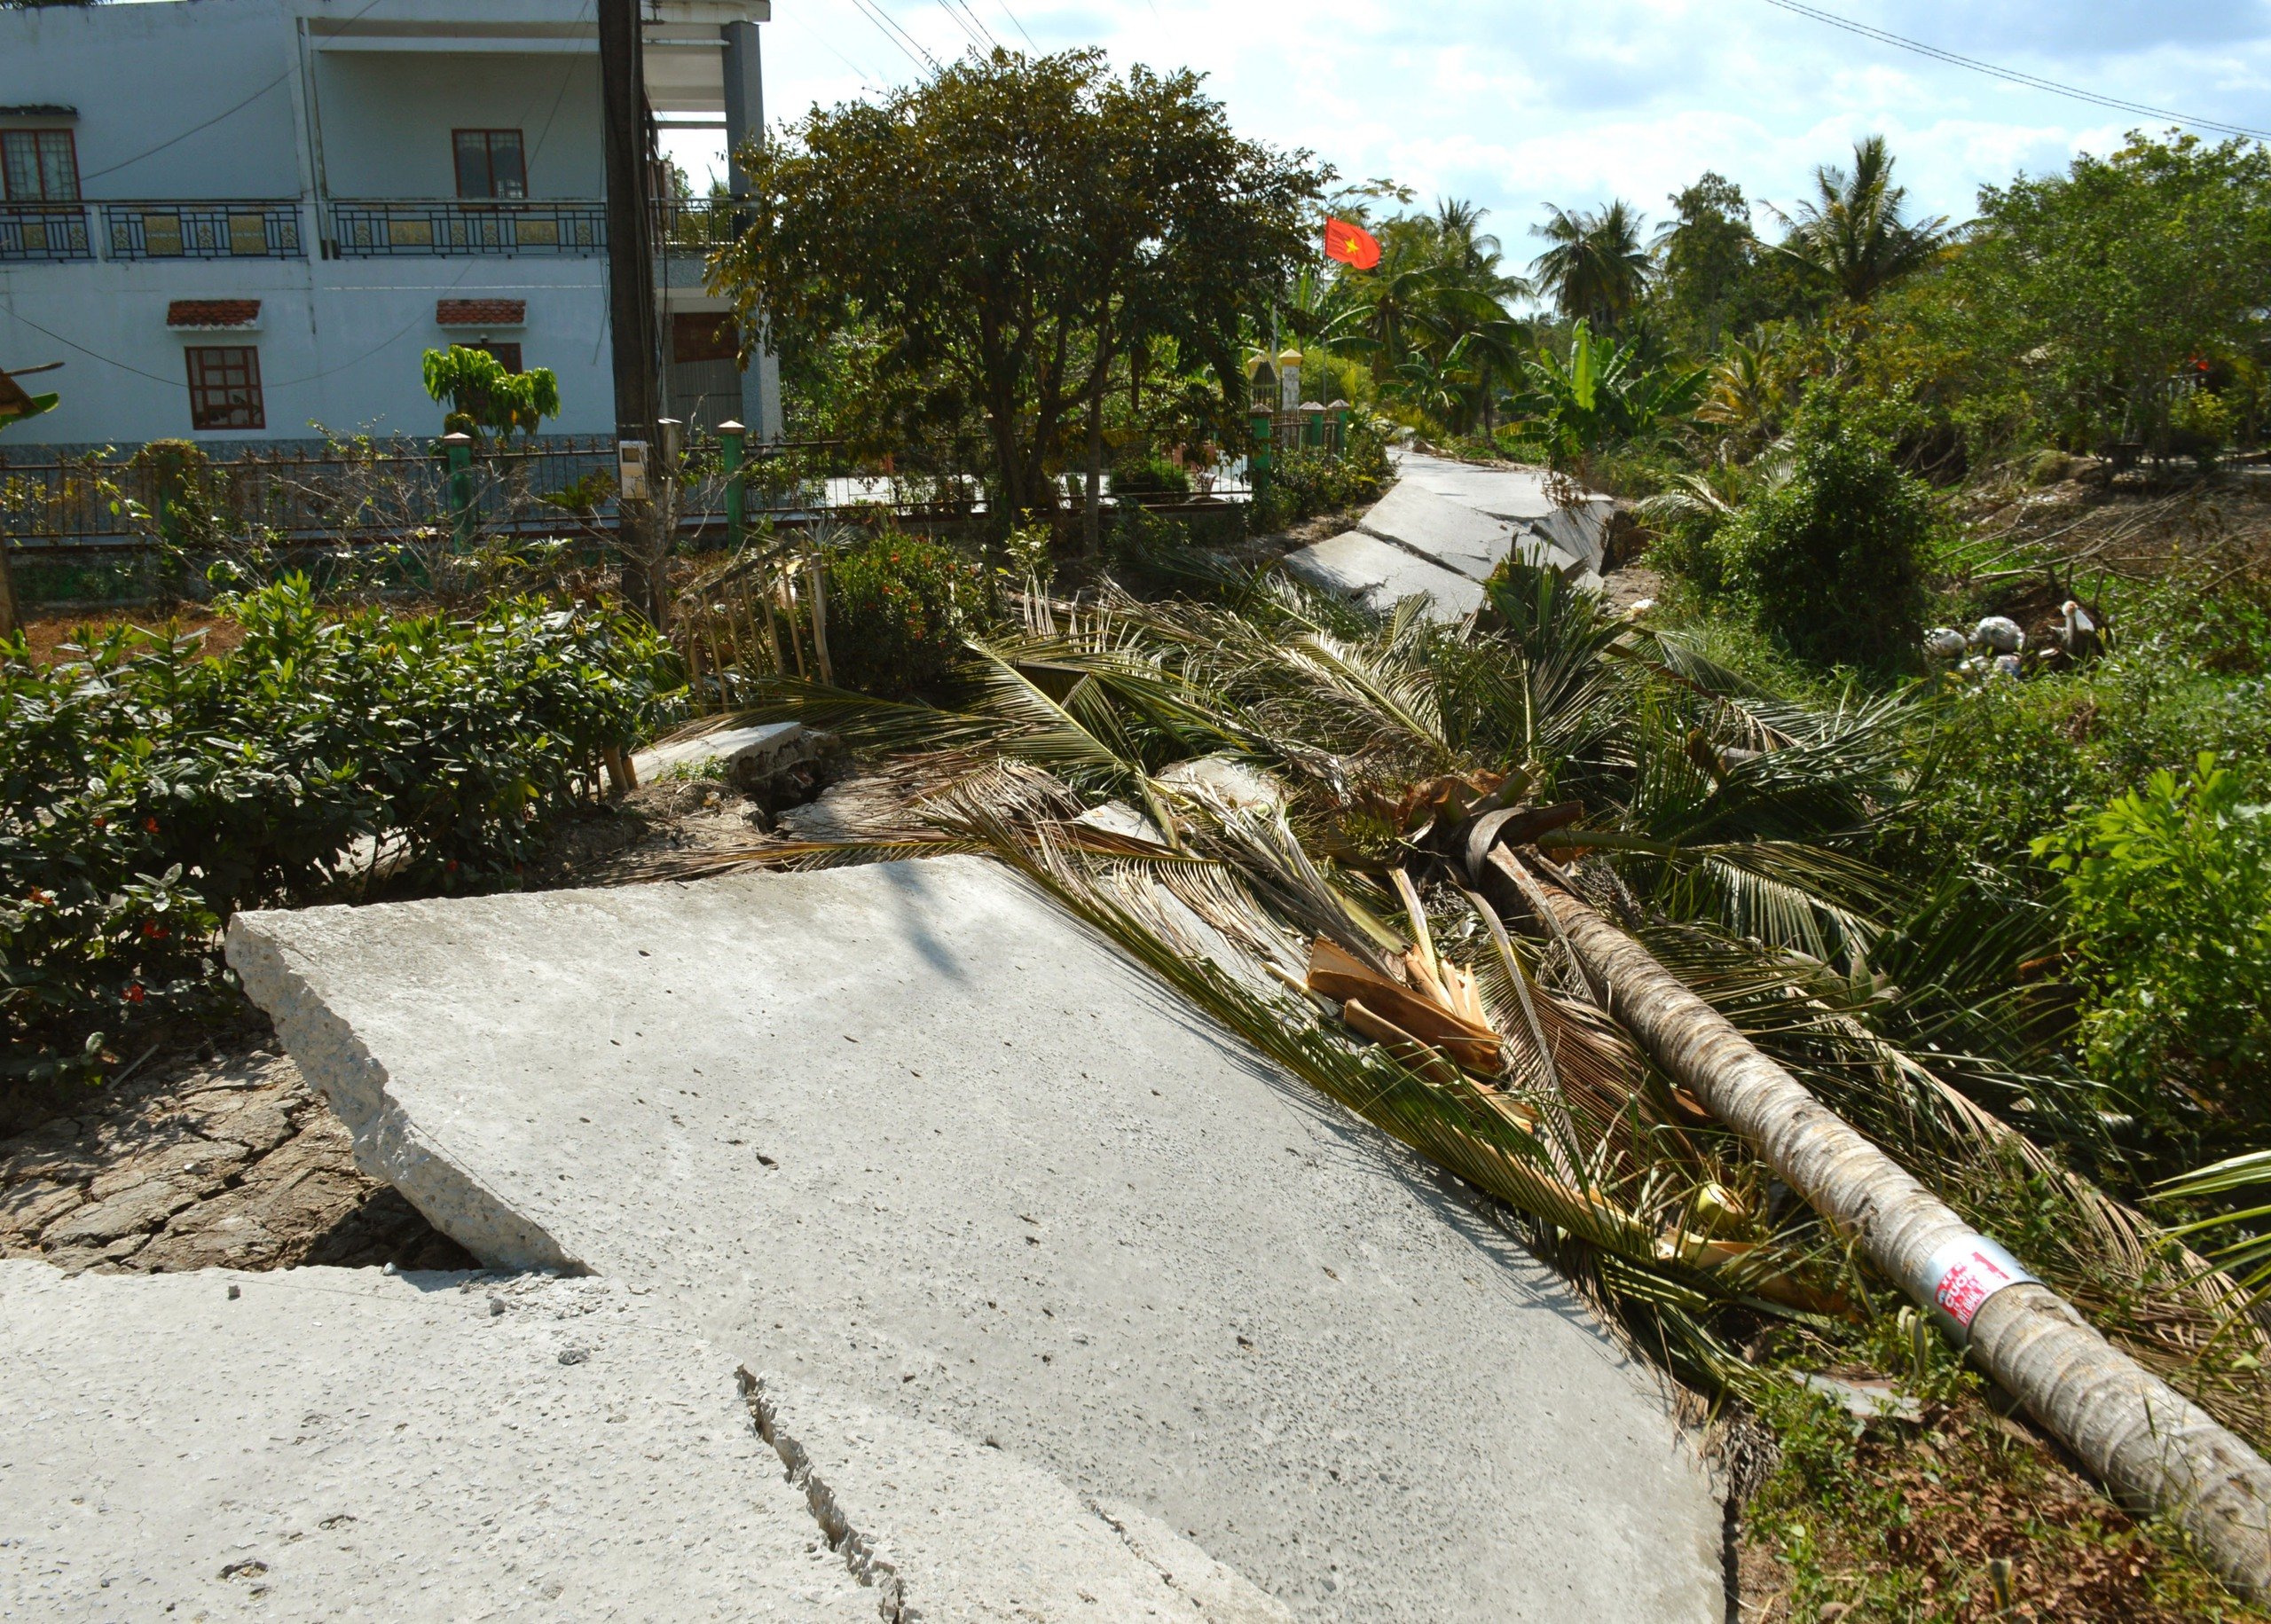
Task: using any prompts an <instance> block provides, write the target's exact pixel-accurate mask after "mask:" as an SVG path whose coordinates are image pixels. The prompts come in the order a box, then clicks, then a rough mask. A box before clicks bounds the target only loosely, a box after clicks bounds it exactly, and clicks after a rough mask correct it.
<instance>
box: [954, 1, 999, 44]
mask: <svg viewBox="0 0 2271 1624" xmlns="http://www.w3.org/2000/svg"><path fill="white" fill-rule="evenodd" d="M954 4H958V7H961V9H963V16H968V18H970V20H972V23H977V29H978V34H983V36H986V41H983V43H986V45H993V48H994V50H1002V41H999V39H994V34H993V29H990V27H986V18H981V16H978V13H977V12H974V9H972V7H970V0H954Z"/></svg>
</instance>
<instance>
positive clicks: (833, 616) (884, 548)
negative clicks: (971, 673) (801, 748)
mask: <svg viewBox="0 0 2271 1624" xmlns="http://www.w3.org/2000/svg"><path fill="white" fill-rule="evenodd" d="M828 577H829V594H828V612H829V635H828V642H829V655H830V656H831V657H832V658H833V660H834V662H835V665H836V678H837V682H838V683H839V684H841V685H842V686H845V687H849V688H857V689H858V690H859V691H860V692H861V693H863V694H876V695H877V696H878V697H880V698H884V699H903V698H905V697H907V696H908V695H909V694H916V693H920V692H923V691H924V690H926V689H929V688H932V687H935V686H937V685H938V684H939V682H940V681H942V680H943V679H945V677H946V675H947V671H948V670H949V669H950V668H951V667H952V666H953V664H954V663H955V659H956V658H957V657H959V655H961V653H962V648H963V634H964V631H965V628H966V627H967V626H968V625H969V624H970V619H971V617H972V616H973V615H975V614H976V613H977V611H978V605H979V602H980V600H981V598H982V595H983V592H984V581H983V579H982V572H981V570H980V569H979V567H978V565H977V564H975V563H972V562H971V561H969V560H967V559H965V558H963V556H962V555H961V554H959V553H956V552H955V551H954V549H953V548H951V547H948V546H946V545H943V544H941V543H939V542H936V541H933V540H931V538H930V537H925V536H908V535H902V534H900V532H899V531H897V530H882V531H878V532H876V533H875V534H873V535H871V536H869V537H867V538H866V539H865V540H862V541H860V542H859V543H857V544H856V545H853V546H850V547H847V548H845V549H844V550H843V551H841V552H838V553H834V554H833V555H831V556H830V557H829V563H828Z"/></svg>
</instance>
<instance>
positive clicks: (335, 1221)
mask: <svg viewBox="0 0 2271 1624" xmlns="http://www.w3.org/2000/svg"><path fill="white" fill-rule="evenodd" d="M0 1257H11V1258H20V1257H43V1258H45V1259H47V1260H48V1261H49V1262H51V1263H52V1264H54V1265H56V1266H57V1267H59V1268H62V1269H65V1270H67V1271H68V1272H71V1273H74V1274H75V1273H78V1272H79V1271H81V1270H83V1269H90V1270H93V1271H95V1272H97V1273H99V1274H161V1273H178V1272H181V1271H185V1270H190V1269H200V1268H212V1267H219V1268H243V1269H270V1268H289V1267H294V1266H295V1265H299V1264H325V1263H328V1264H338V1265H342V1266H346V1267H356V1266H361V1265H370V1266H374V1267H375V1266H378V1265H382V1264H388V1263H391V1264H393V1265H395V1266H396V1267H400V1268H471V1267H475V1263H474V1259H472V1257H471V1256H470V1255H468V1253H467V1252H466V1251H465V1250H464V1249H463V1248H462V1247H460V1246H459V1245H458V1243H456V1242H454V1241H452V1240H451V1239H450V1238H449V1237H448V1236H444V1235H443V1234H441V1233H440V1232H439V1231H437V1230H436V1229H435V1228H433V1226H432V1225H430V1224H428V1222H427V1221H426V1220H425V1219H424V1218H423V1217H421V1216H420V1214H419V1212H417V1210H416V1209H415V1208H413V1207H412V1206H411V1204H409V1203H408V1202H406V1201H405V1200H404V1199H403V1198H402V1197H401V1196H399V1195H398V1194H397V1193H396V1192H395V1191H394V1190H393V1189H389V1187H388V1186H386V1185H384V1184H381V1183H380V1182H378V1181H376V1180H373V1179H372V1178H370V1177H368V1176H366V1175H365V1173H363V1172H362V1171H361V1170H360V1169H358V1167H357V1166H356V1165H355V1158H354V1155H353V1152H352V1150H351V1149H350V1145H349V1142H348V1136H347V1129H346V1126H344V1125H343V1124H342V1123H341V1121H340V1120H339V1118H337V1117H336V1116H334V1114H333V1113H332V1110H331V1108H330V1107H329V1106H328V1105H326V1103H325V1102H323V1101H322V1100H321V1099H320V1098H318V1096H317V1094H315V1092H314V1091H313V1090H312V1089H310V1087H308V1085H307V1083H306V1082H305V1081H304V1080H303V1079H302V1078H301V1076H300V1072H299V1068H298V1067H296V1066H295V1065H294V1064H293V1063H292V1062H291V1061H290V1060H289V1059H288V1058H287V1057H286V1056H285V1055H283V1054H282V1053H281V1052H280V1051H279V1049H278V1048H277V1047H276V1045H275V1042H274V1040H272V1039H262V1038H258V1037H255V1038H254V1039H252V1040H250V1041H249V1042H243V1043H240V1044H238V1045H231V1046H228V1047H226V1049H225V1050H224V1052H222V1053H219V1054H217V1055H216V1057H215V1058H213V1059H209V1060H208V1059H203V1058H200V1057H198V1056H196V1055H179V1056H177V1057H176V1058H175V1059H173V1060H172V1061H171V1062H170V1063H162V1064H159V1065H156V1066H152V1067H149V1068H146V1069H145V1070H144V1071H142V1072H141V1073H139V1074H138V1075H136V1076H134V1077H132V1078H129V1079H126V1080H125V1081H123V1082H122V1083H117V1084H114V1085H112V1086H111V1087H106V1088H104V1089H102V1090H100V1091H99V1092H98V1093H95V1094H90V1095H89V1096H88V1098H87V1101H86V1103H85V1106H84V1107H83V1109H82V1110H80V1112H79V1113H78V1114H76V1115H74V1116H68V1117H59V1118H55V1119H54V1120H52V1121H50V1122H48V1123H46V1124H44V1125H43V1126H40V1127H37V1128H35V1129H34V1130H33V1131H32V1132H30V1133H28V1134H23V1135H21V1136H20V1137H19V1138H16V1139H12V1140H7V1141H4V1142H0Z"/></svg>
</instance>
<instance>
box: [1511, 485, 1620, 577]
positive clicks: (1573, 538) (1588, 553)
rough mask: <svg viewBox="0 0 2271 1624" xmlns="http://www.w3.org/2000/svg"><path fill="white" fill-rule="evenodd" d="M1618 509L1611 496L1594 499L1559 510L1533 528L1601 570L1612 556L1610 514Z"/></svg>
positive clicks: (1590, 566) (1589, 565)
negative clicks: (1609, 534) (1609, 551)
mask: <svg viewBox="0 0 2271 1624" xmlns="http://www.w3.org/2000/svg"><path fill="white" fill-rule="evenodd" d="M1615 506H1616V505H1615V503H1614V502H1612V501H1610V500H1609V499H1608V498H1607V497H1590V498H1586V499H1585V500H1584V501H1583V502H1580V503H1577V504H1576V506H1570V507H1557V508H1555V509H1554V510H1553V511H1552V513H1550V514H1546V515H1545V517H1544V518H1543V519H1540V520H1538V521H1536V522H1535V523H1534V524H1533V525H1532V526H1531V527H1530V528H1531V530H1532V531H1533V532H1534V533H1535V534H1536V535H1539V536H1543V537H1545V538H1546V539H1547V540H1548V541H1550V542H1552V544H1553V545H1554V546H1556V547H1557V548H1559V549H1560V550H1561V551H1562V552H1565V553H1569V554H1570V555H1572V556H1573V557H1575V558H1577V559H1581V560H1582V561H1583V562H1584V565H1585V567H1586V568H1587V569H1596V570H1597V569H1599V568H1600V567H1601V564H1602V562H1603V561H1605V560H1606V559H1607V556H1608V515H1609V514H1611V513H1612V512H1613V511H1615Z"/></svg>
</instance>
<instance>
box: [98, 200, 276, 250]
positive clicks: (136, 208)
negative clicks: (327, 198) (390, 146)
mask: <svg viewBox="0 0 2271 1624" xmlns="http://www.w3.org/2000/svg"><path fill="white" fill-rule="evenodd" d="M99 207H100V208H101V209H102V213H103V240H104V243H105V245H106V247H105V250H104V251H105V254H106V256H107V257H109V258H111V259H114V260H128V259H301V258H303V257H305V255H306V252H307V251H306V249H305V248H304V247H303V246H302V244H301V240H300V206H299V205H298V204H297V203H295V202H291V201H281V202H277V201H255V202H211V203H208V202H198V203H104V204H101V205H99Z"/></svg>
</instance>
